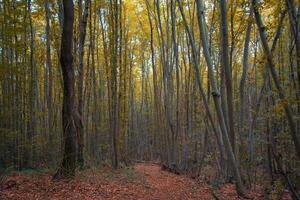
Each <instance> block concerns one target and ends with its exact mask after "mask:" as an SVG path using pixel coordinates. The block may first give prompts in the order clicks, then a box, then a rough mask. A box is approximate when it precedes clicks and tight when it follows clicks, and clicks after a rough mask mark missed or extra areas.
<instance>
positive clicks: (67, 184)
mask: <svg viewBox="0 0 300 200" xmlns="http://www.w3.org/2000/svg"><path fill="white" fill-rule="evenodd" d="M6 182H8V183H9V182H10V183H12V185H11V186H9V188H6V189H3V188H2V191H0V199H16V200H31V199H36V200H38V199H40V200H48V199H49V200H50V199H51V200H55V199H62V200H66V199H72V200H77V199H78V200H92V199H100V200H101V199H118V200H137V199H142V200H169V199H170V200H185V199H197V200H206V199H207V200H210V199H215V198H214V197H213V195H212V193H213V192H214V193H215V194H217V195H218V197H219V198H220V199H224V200H225V199H228V200H234V199H240V198H238V197H237V195H236V193H235V190H234V186H233V185H230V184H229V185H228V184H226V185H224V186H223V187H222V188H221V189H219V190H217V191H213V189H212V188H211V187H210V186H209V185H208V184H207V183H205V182H201V181H199V180H198V181H197V182H196V181H195V180H193V179H190V178H188V177H186V176H183V175H175V174H172V173H170V172H167V171H162V170H161V167H160V166H159V165H156V164H146V163H140V164H136V165H135V167H134V168H133V169H129V168H127V169H120V170H117V171H112V170H111V169H108V168H106V169H101V170H86V171H84V172H79V173H78V174H77V176H76V178H75V179H74V180H70V181H53V180H52V177H51V176H50V175H45V174H43V175H37V174H34V175H25V174H15V175H12V176H9V177H7V179H6ZM14 183H15V184H14ZM249 195H250V196H251V197H252V198H253V199H263V195H261V193H251V194H249Z"/></svg>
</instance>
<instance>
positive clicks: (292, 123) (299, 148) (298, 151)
mask: <svg viewBox="0 0 300 200" xmlns="http://www.w3.org/2000/svg"><path fill="white" fill-rule="evenodd" d="M252 6H253V11H254V14H255V19H256V24H257V27H258V30H259V34H260V39H261V42H262V46H263V49H264V52H265V55H266V57H267V61H268V67H269V70H270V72H271V75H272V78H273V81H274V83H275V86H276V89H277V91H278V94H279V98H280V99H281V100H282V101H286V100H287V99H286V95H285V92H284V90H283V88H282V86H281V84H280V82H279V78H278V75H277V72H276V69H275V64H274V62H273V58H272V52H271V50H270V48H269V45H268V41H267V38H266V33H265V26H264V24H263V22H262V19H261V16H260V14H259V11H258V7H257V0H252ZM284 110H285V113H286V117H287V120H288V124H289V127H290V134H291V137H292V139H293V142H294V145H295V150H296V154H297V157H298V159H299V160H300V142H299V138H298V135H297V128H296V123H295V121H294V119H293V112H292V109H291V107H290V103H289V102H288V103H287V104H284Z"/></svg>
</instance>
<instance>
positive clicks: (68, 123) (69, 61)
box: [54, 0, 76, 178]
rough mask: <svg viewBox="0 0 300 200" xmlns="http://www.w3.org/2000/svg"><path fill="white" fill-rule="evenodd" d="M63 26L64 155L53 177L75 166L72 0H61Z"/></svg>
mask: <svg viewBox="0 0 300 200" xmlns="http://www.w3.org/2000/svg"><path fill="white" fill-rule="evenodd" d="M63 8H64V21H63V23H64V26H63V32H62V39H61V57H60V63H61V69H62V73H63V83H64V90H63V93H64V99H63V109H62V125H63V132H64V155H63V160H62V163H61V165H60V167H59V169H58V171H57V172H56V174H55V175H54V178H64V177H73V176H74V175H75V168H76V125H75V118H74V112H75V109H76V108H75V99H74V96H75V95H74V70H73V55H72V43H73V23H74V5H73V1H72V0H63Z"/></svg>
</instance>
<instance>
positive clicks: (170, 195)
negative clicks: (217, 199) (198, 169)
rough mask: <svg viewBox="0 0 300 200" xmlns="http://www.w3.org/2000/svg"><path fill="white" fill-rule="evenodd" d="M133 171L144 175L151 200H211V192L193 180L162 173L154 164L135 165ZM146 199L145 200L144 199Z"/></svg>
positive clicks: (204, 185) (205, 186)
mask: <svg viewBox="0 0 300 200" xmlns="http://www.w3.org/2000/svg"><path fill="white" fill-rule="evenodd" d="M135 170H136V171H137V172H139V173H141V174H143V175H144V177H145V179H146V183H147V185H148V187H149V192H150V193H151V194H150V196H149V197H150V198H151V200H158V199H159V200H168V199H170V200H171V199H180V200H181V199H201V200H206V199H213V197H212V196H211V192H212V190H211V189H210V188H209V187H208V186H207V185H206V184H201V183H196V182H195V181H194V180H192V179H190V178H188V177H185V176H179V175H176V174H172V173H170V172H166V171H162V170H161V167H160V166H159V165H156V164H145V163H142V164H137V165H136V166H135ZM146 199H147V198H146Z"/></svg>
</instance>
